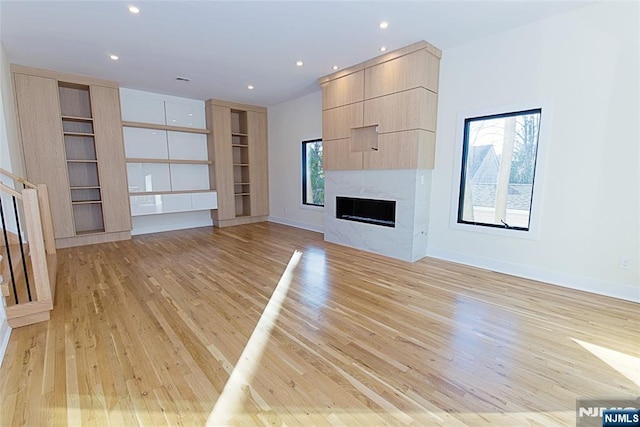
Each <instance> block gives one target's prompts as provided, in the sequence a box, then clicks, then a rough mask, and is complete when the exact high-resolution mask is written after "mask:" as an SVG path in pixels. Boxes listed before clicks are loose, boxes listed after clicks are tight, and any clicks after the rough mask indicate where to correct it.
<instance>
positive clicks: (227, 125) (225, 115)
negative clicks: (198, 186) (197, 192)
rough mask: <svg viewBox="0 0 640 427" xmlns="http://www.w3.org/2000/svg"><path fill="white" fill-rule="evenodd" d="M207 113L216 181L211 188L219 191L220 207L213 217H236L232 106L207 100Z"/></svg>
mask: <svg viewBox="0 0 640 427" xmlns="http://www.w3.org/2000/svg"><path fill="white" fill-rule="evenodd" d="M206 115H207V128H208V129H211V131H212V132H211V134H210V135H208V137H207V138H208V140H209V142H208V146H209V150H210V151H209V159H210V160H213V167H214V168H215V182H212V183H211V184H212V187H211V188H212V189H215V190H216V191H217V192H218V209H217V210H216V211H213V217H214V218H213V219H214V221H216V220H221V219H230V218H235V204H234V196H233V155H232V151H231V108H229V107H225V106H222V105H215V104H213V103H211V102H207V104H206ZM212 154H213V156H212ZM213 185H215V187H213Z"/></svg>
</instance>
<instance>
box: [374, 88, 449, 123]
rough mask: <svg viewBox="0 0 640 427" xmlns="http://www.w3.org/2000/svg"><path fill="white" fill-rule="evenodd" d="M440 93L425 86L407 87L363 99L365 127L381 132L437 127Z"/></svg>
mask: <svg viewBox="0 0 640 427" xmlns="http://www.w3.org/2000/svg"><path fill="white" fill-rule="evenodd" d="M437 104H438V95H436V94H435V93H433V92H430V91H428V90H426V89H424V88H416V89H411V90H405V91H403V92H398V93H392V94H390V95H385V96H381V97H378V98H373V99H368V100H366V101H364V121H363V125H364V126H371V125H377V126H378V133H380V134H385V133H389V132H402V131H405V130H411V129H423V130H428V131H432V132H434V131H435V130H436V108H437Z"/></svg>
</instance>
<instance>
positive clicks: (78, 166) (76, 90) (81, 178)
mask: <svg viewBox="0 0 640 427" xmlns="http://www.w3.org/2000/svg"><path fill="white" fill-rule="evenodd" d="M58 91H59V98H60V111H61V120H62V133H63V136H64V149H65V156H66V162H67V172H68V177H69V191H70V193H71V206H72V210H73V222H74V227H75V234H76V235H83V234H93V233H104V231H105V228H104V217H103V212H102V197H101V192H100V179H99V171H98V158H97V156H96V145H95V133H94V125H93V116H92V110H91V91H90V87H89V86H86V85H78V84H73V83H66V82H58Z"/></svg>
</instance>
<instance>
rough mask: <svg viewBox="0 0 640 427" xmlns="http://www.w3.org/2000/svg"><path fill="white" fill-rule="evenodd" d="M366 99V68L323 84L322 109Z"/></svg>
mask: <svg viewBox="0 0 640 427" xmlns="http://www.w3.org/2000/svg"><path fill="white" fill-rule="evenodd" d="M363 99H364V70H361V71H357V72H355V73H352V74H347V75H345V76H343V77H340V78H337V79H334V80H331V81H330V82H327V83H325V84H323V85H322V109H323V110H328V109H329V108H335V107H340V106H343V105H347V104H353V103H355V102H361V101H362V100H363Z"/></svg>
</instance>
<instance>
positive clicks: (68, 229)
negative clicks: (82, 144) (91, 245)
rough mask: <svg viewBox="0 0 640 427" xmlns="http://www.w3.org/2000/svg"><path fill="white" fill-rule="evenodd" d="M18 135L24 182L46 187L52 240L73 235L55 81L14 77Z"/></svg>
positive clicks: (31, 77) (20, 76) (27, 76)
mask: <svg viewBox="0 0 640 427" xmlns="http://www.w3.org/2000/svg"><path fill="white" fill-rule="evenodd" d="M13 80H14V88H15V96H16V104H17V110H18V111H19V119H20V120H19V126H20V135H21V138H22V146H23V150H24V161H25V167H26V173H27V179H28V180H29V181H31V182H33V183H34V184H47V186H48V189H49V194H50V202H51V215H52V218H53V229H54V234H55V237H56V239H58V238H66V237H72V236H74V235H75V230H74V226H73V212H72V210H71V196H70V193H69V177H68V173H67V166H66V158H65V151H64V140H63V136H62V122H61V121H60V108H59V105H60V104H59V100H58V82H57V81H56V80H54V79H51V78H46V77H37V76H31V75H23V74H14V75H13Z"/></svg>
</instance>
